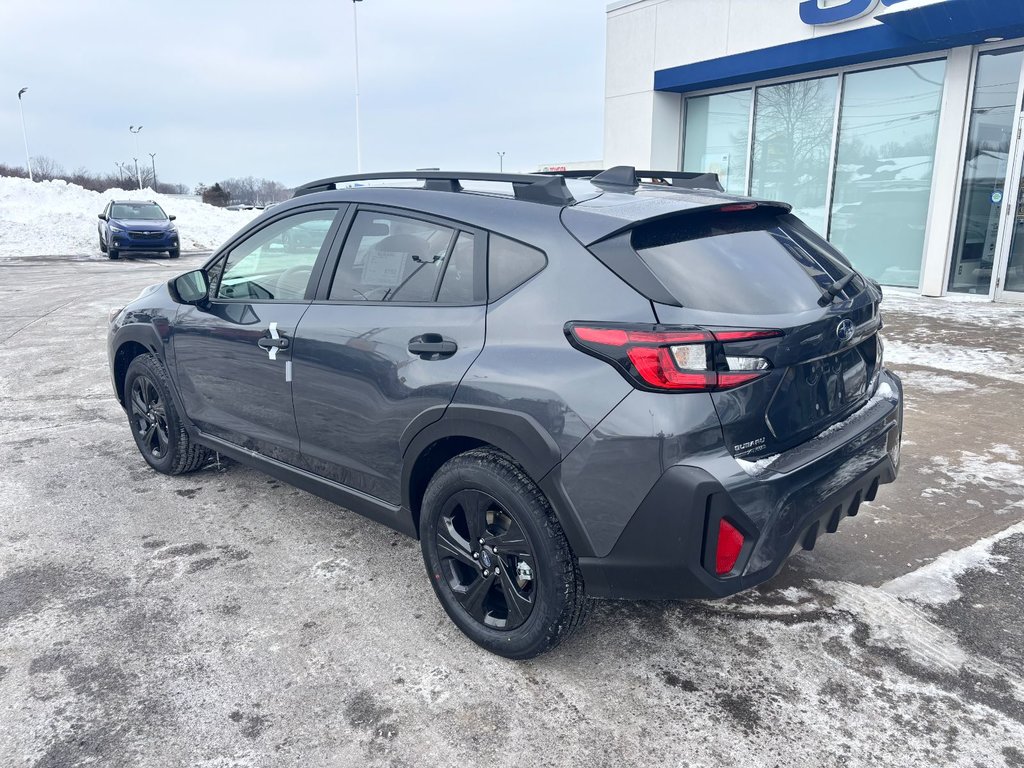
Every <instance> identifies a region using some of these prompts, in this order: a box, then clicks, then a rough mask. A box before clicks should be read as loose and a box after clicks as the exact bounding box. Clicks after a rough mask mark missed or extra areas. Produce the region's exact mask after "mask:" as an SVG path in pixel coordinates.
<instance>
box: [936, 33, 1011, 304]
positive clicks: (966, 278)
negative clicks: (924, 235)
mask: <svg viewBox="0 0 1024 768" xmlns="http://www.w3.org/2000/svg"><path fill="white" fill-rule="evenodd" d="M1022 70H1024V48H1021V47H1017V48H1003V49H998V50H990V51H982V52H980V53H979V54H978V60H977V66H976V67H975V81H974V97H973V102H972V105H971V115H970V126H969V128H968V133H967V149H966V156H965V159H964V176H963V182H962V184H961V188H960V207H959V210H958V214H957V230H956V239H955V241H954V243H953V257H952V263H951V268H950V274H949V284H948V289H949V292H950V293H971V294H980V295H983V296H989V297H992V298H997V297H998V296H999V295H1000V294H1001V293H1003V292H1004V291H1003V289H1004V287H1005V283H1004V279H1003V278H1004V274H1003V273H1004V272H1007V270H1008V269H1009V258H1008V254H1009V251H1010V248H1011V241H1013V240H1016V241H1017V248H1018V250H1019V251H1020V254H1019V255H1018V256H1017V257H1016V258H1015V259H1014V260H1013V261H1014V264H1015V265H1017V269H1018V271H1019V270H1021V269H1024V233H1022V235H1021V237H1019V238H1014V237H1013V230H1015V229H1016V228H1018V227H1020V226H1022V225H1024V223H1020V222H1021V219H1020V218H1019V214H1024V211H1019V210H1018V209H1019V207H1020V206H1019V203H1020V198H1019V195H1020V193H1021V191H1022V190H1021V189H1020V186H1021V185H1020V177H1021V167H1020V155H1021V152H1020V145H1021V144H1022V141H1021V139H1020V138H1019V137H1018V134H1019V132H1020V131H1019V128H1020V120H1021V115H1022V112H1021V104H1022V102H1024V93H1022V89H1024V78H1022V77H1021V74H1022ZM1014 274H1016V273H1014ZM1007 276H1009V273H1007ZM1020 280H1021V286H1020V287H1019V288H1018V289H1017V290H1024V275H1022V276H1021V278H1020Z"/></svg>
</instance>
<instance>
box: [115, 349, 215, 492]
mask: <svg viewBox="0 0 1024 768" xmlns="http://www.w3.org/2000/svg"><path fill="white" fill-rule="evenodd" d="M124 399H125V410H127V411H128V421H129V422H130V424H131V428H132V437H134V438H135V445H137V446H138V448H139V453H141V454H142V458H144V459H145V460H146V461H147V462H148V463H149V466H151V467H152V468H153V469H155V470H156V471H157V472H160V473H162V474H165V475H181V474H184V473H185V472H193V471H195V470H197V469H199V468H200V467H201V466H203V464H205V463H206V461H207V459H208V458H209V456H210V452H209V450H208V449H207V448H204V447H203V446H201V445H197V444H195V443H193V442H192V440H191V438H189V436H188V432H186V431H185V428H184V426H183V425H182V422H181V417H180V416H179V415H178V409H177V407H176V406H175V405H174V399H173V398H172V397H171V383H170V379H169V377H168V375H167V369H166V368H164V365H163V363H161V362H160V359H159V358H158V357H157V356H156V355H153V354H145V355H139V356H138V357H136V358H135V359H134V360H132V362H131V365H129V366H128V373H127V375H126V376H125V378H124Z"/></svg>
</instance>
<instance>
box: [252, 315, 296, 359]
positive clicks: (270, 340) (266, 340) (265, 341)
mask: <svg viewBox="0 0 1024 768" xmlns="http://www.w3.org/2000/svg"><path fill="white" fill-rule="evenodd" d="M267 333H269V334H270V335H269V336H261V337H260V338H259V339H257V340H256V346H257V347H259V348H260V349H265V350H266V351H267V356H268V357H269V358H270V359H271V360H277V350H279V349H287V348H288V338H287V337H286V336H282V335H281V334H279V333H278V332H277V323H271V324H270V327H269V328H267Z"/></svg>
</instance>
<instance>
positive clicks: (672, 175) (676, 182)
mask: <svg viewBox="0 0 1024 768" xmlns="http://www.w3.org/2000/svg"><path fill="white" fill-rule="evenodd" d="M540 173H541V175H547V176H561V177H562V178H565V179H589V180H590V181H592V182H593V183H595V184H599V185H608V186H626V187H635V186H637V185H638V184H640V181H641V179H652V180H654V181H655V182H660V183H662V184H670V185H671V186H673V187H680V188H685V189H716V190H718V191H719V192H724V191H725V190H724V189H723V187H722V183H721V181H719V179H718V174H717V173H690V172H689V171H638V170H636V169H635V168H633V167H632V166H629V165H617V166H615V167H614V168H609V169H607V170H603V169H600V168H595V169H594V170H575V171H541V172H540Z"/></svg>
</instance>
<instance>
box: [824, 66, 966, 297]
mask: <svg viewBox="0 0 1024 768" xmlns="http://www.w3.org/2000/svg"><path fill="white" fill-rule="evenodd" d="M945 69H946V62H945V61H931V62H923V63H920V64H908V65H906V66H901V67H889V68H886V69H876V70H871V71H869V72H856V73H853V74H849V75H847V76H846V78H845V83H844V91H843V104H842V109H841V114H840V127H839V153H838V157H837V161H836V178H835V194H834V198H833V201H832V226H831V231H830V233H829V238H830V240H831V241H832V242H833V243H834V244H835V245H836V246H837V247H838V248H839V249H840V250H842V251H843V252H844V253H845V254H846V255H847V256H848V257H849V258H850V260H851V261H852V262H853V264H854V266H856V267H857V268H858V269H859V270H860V271H861V272H863V273H865V274H867V275H868V276H870V277H873V278H875V279H876V280H878V281H879V282H881V283H883V284H886V285H904V286H912V287H915V288H916V287H917V286H918V284H919V283H920V276H921V258H922V255H923V252H924V236H925V222H926V221H927V219H928V201H929V197H930V195H931V182H932V166H933V163H934V159H935V140H936V134H937V131H938V123H939V108H940V105H941V100H942V84H943V78H944V76H945Z"/></svg>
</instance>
